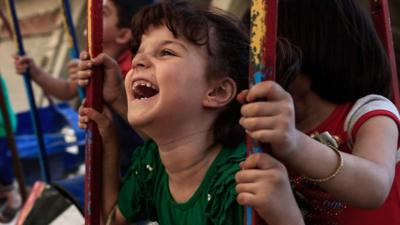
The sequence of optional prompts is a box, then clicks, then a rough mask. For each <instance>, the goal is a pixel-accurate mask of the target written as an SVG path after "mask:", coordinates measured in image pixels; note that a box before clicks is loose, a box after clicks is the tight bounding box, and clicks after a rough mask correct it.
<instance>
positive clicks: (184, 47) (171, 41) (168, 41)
mask: <svg viewBox="0 0 400 225" xmlns="http://www.w3.org/2000/svg"><path fill="white" fill-rule="evenodd" d="M170 44H172V45H178V46H180V47H181V48H183V49H184V50H185V51H188V49H187V48H186V46H185V45H184V44H182V43H180V42H178V41H173V40H164V41H161V43H160V46H164V45H170Z"/></svg>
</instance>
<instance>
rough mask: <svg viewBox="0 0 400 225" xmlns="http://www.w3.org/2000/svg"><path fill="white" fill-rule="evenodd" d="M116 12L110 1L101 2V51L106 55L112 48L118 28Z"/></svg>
mask: <svg viewBox="0 0 400 225" xmlns="http://www.w3.org/2000/svg"><path fill="white" fill-rule="evenodd" d="M117 13H118V11H117V8H116V6H115V5H114V3H113V2H112V1H111V0H103V49H104V50H103V51H104V52H106V53H107V54H110V53H109V52H112V50H111V51H110V49H111V48H114V47H113V46H114V45H115V40H116V38H117V34H118V33H119V30H120V28H119V27H118V26H117V24H118V15H117Z"/></svg>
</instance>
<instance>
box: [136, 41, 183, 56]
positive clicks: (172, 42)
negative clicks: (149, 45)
mask: <svg viewBox="0 0 400 225" xmlns="http://www.w3.org/2000/svg"><path fill="white" fill-rule="evenodd" d="M165 45H177V46H179V47H181V48H182V49H183V50H185V51H186V52H187V51H188V49H187V47H186V46H185V45H184V44H182V43H180V42H178V41H174V40H163V41H161V42H159V43H157V45H156V46H158V47H162V46H165ZM145 48H146V47H143V46H140V47H139V49H138V51H137V53H141V52H143V50H144V49H145Z"/></svg>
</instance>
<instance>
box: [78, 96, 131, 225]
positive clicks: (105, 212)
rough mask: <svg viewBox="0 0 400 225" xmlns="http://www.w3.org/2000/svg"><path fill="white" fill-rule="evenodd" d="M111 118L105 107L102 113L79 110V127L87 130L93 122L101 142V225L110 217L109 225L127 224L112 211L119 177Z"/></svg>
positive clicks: (117, 212)
mask: <svg viewBox="0 0 400 225" xmlns="http://www.w3.org/2000/svg"><path fill="white" fill-rule="evenodd" d="M83 104H84V103H83ZM83 104H82V105H83ZM111 118H112V115H111V112H110V111H109V110H108V109H107V108H106V106H104V107H103V113H99V112H97V111H95V110H94V109H92V108H85V107H83V106H81V107H80V108H79V127H81V128H87V123H88V122H89V120H92V121H94V122H95V123H96V124H97V126H98V128H99V131H100V134H101V136H102V140H103V147H104V149H103V171H102V172H103V178H102V182H103V183H102V198H103V199H102V212H101V213H102V224H106V221H107V220H108V218H109V217H110V216H111V218H112V219H111V220H110V221H111V224H116V225H123V224H127V223H126V220H125V218H124V217H123V216H122V214H121V213H120V212H119V210H118V209H116V210H115V211H114V208H115V207H116V205H117V201H118V193H119V189H120V176H119V164H118V157H119V154H118V139H117V137H116V130H115V127H114V125H113V123H112V119H111Z"/></svg>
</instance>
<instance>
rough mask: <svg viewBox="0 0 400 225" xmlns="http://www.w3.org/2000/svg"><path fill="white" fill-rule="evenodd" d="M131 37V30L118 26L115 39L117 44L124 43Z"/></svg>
mask: <svg viewBox="0 0 400 225" xmlns="http://www.w3.org/2000/svg"><path fill="white" fill-rule="evenodd" d="M131 39H132V32H131V30H130V29H129V28H125V27H124V28H120V29H119V31H118V35H117V37H116V39H115V41H116V42H117V43H118V44H121V45H125V44H128V43H129V42H130V41H131Z"/></svg>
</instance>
